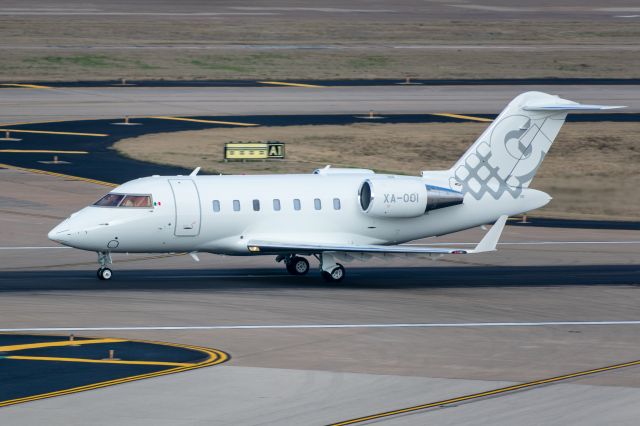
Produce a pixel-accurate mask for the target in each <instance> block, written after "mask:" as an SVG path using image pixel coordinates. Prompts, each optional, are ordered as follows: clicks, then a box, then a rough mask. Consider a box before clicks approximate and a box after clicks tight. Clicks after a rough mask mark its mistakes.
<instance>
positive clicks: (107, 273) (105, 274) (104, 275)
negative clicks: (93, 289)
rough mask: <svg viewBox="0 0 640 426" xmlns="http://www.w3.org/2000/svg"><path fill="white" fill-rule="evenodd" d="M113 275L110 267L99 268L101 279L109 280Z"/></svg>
mask: <svg viewBox="0 0 640 426" xmlns="http://www.w3.org/2000/svg"><path fill="white" fill-rule="evenodd" d="M112 276H113V272H111V269H109V268H100V269H98V278H100V279H101V280H105V281H108V280H110V279H111V277H112Z"/></svg>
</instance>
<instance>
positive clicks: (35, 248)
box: [0, 246, 71, 250]
mask: <svg viewBox="0 0 640 426" xmlns="http://www.w3.org/2000/svg"><path fill="white" fill-rule="evenodd" d="M70 248H71V247H63V246H60V247H56V246H42V247H0V250H50V249H70Z"/></svg>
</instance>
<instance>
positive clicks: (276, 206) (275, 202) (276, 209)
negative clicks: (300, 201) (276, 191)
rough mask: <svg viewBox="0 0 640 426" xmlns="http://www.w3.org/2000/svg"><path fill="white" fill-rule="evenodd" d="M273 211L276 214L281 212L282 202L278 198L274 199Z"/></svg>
mask: <svg viewBox="0 0 640 426" xmlns="http://www.w3.org/2000/svg"><path fill="white" fill-rule="evenodd" d="M273 210H274V211H276V212H279V211H280V200H278V199H277V198H274V199H273Z"/></svg>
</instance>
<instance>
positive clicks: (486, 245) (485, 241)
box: [471, 215, 508, 253]
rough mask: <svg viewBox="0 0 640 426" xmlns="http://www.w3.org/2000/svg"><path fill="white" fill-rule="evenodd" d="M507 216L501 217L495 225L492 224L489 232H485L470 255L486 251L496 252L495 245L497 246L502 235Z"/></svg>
mask: <svg viewBox="0 0 640 426" xmlns="http://www.w3.org/2000/svg"><path fill="white" fill-rule="evenodd" d="M507 218H508V216H507V215H502V216H500V217H499V218H498V220H496V223H494V224H493V226H492V227H491V229H489V232H487V233H486V234H485V235H484V237H483V238H482V240H480V242H479V243H478V245H477V246H476V248H475V249H473V250H472V251H471V253H483V252H486V251H496V245H497V244H498V240H499V239H500V235H502V230H503V229H504V225H505V224H506V223H507Z"/></svg>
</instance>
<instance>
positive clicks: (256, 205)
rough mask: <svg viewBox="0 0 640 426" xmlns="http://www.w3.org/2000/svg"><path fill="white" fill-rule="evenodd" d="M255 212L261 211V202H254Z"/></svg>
mask: <svg viewBox="0 0 640 426" xmlns="http://www.w3.org/2000/svg"><path fill="white" fill-rule="evenodd" d="M253 211H254V212H259V211H260V200H253Z"/></svg>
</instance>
